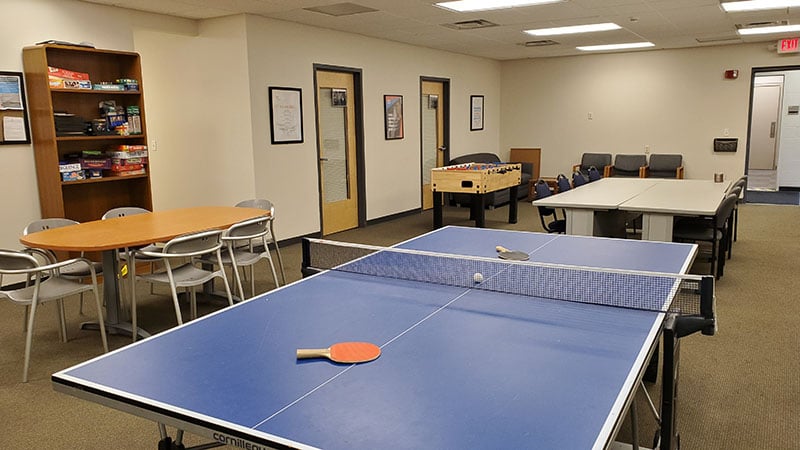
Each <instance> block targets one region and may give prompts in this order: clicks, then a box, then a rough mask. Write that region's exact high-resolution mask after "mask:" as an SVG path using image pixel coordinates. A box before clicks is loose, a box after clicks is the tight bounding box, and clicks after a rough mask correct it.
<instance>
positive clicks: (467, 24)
mask: <svg viewBox="0 0 800 450" xmlns="http://www.w3.org/2000/svg"><path fill="white" fill-rule="evenodd" d="M442 26H443V27H447V28H453V29H454V30H476V29H478V28H489V27H496V26H497V24H496V23H492V22H489V21H488V20H484V19H475V20H465V21H463V22H456V23H445V24H443V25H442Z"/></svg>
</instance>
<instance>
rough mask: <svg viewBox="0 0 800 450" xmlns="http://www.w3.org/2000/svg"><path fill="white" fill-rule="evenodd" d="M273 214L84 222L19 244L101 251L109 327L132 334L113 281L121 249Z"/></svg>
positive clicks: (157, 214)
mask: <svg viewBox="0 0 800 450" xmlns="http://www.w3.org/2000/svg"><path fill="white" fill-rule="evenodd" d="M268 215H269V211H266V210H263V209H257V208H239V207H235V206H198V207H193V208H180V209H170V210H166V211H154V212H150V213H143V214H136V215H132V216H125V217H118V218H114V219H107V220H95V221H92V222H83V223H80V224H77V225H71V226H68V227H61V228H54V229H51V230H45V231H40V232H37V233H31V234H28V235H25V236H22V237H20V239H19V240H20V242H21V243H22V244H23V245H25V246H28V247H35V248H42V249H47V250H55V251H72V252H97V251H99V252H102V254H103V274H104V275H105V276H104V277H103V297H104V300H105V304H106V323H105V325H106V328H108V329H109V332H116V333H121V334H131V333H132V332H133V330H132V329H131V324H130V323H125V322H122V321H121V320H120V294H119V281H118V280H117V277H116V276H109V274H116V273H118V272H119V267H118V263H117V250H118V249H121V248H125V247H137V246H144V245H148V244H152V243H154V242H166V241H168V240H170V239H172V238H174V237H176V236H180V235H182V234H186V233H193V232H197V231H202V230H209V229H217V230H221V229H226V228H228V227H229V226H231V225H233V224H235V223H237V222H241V221H243V220H247V219H252V218H255V217H260V216H268ZM83 327H84V328H94V327H93V324H84V325H83ZM137 334H138V335H139V336H141V337H147V336H149V334H148V333H147V332H146V331H144V330H141V329H139V330H137Z"/></svg>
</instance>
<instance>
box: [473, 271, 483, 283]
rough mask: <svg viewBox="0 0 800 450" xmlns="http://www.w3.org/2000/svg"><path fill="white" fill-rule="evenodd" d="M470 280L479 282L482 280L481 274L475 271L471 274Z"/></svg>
mask: <svg viewBox="0 0 800 450" xmlns="http://www.w3.org/2000/svg"><path fill="white" fill-rule="evenodd" d="M472 281H474V282H476V283H480V282H482V281H483V274H482V273H480V272H476V273H475V275H473V276H472Z"/></svg>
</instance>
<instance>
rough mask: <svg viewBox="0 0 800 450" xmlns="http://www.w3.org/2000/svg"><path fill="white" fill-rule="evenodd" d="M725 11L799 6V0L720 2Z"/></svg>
mask: <svg viewBox="0 0 800 450" xmlns="http://www.w3.org/2000/svg"><path fill="white" fill-rule="evenodd" d="M720 6H722V9H724V10H725V11H726V12H740V11H760V10H764V9H782V8H791V7H794V6H800V0H745V1H740V2H723V3H720Z"/></svg>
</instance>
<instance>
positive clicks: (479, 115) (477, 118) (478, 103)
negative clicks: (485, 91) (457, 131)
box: [469, 95, 483, 131]
mask: <svg viewBox="0 0 800 450" xmlns="http://www.w3.org/2000/svg"><path fill="white" fill-rule="evenodd" d="M469 106H470V110H469V117H470V122H469V131H479V130H482V129H483V96H482V95H470V96H469Z"/></svg>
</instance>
